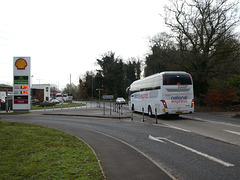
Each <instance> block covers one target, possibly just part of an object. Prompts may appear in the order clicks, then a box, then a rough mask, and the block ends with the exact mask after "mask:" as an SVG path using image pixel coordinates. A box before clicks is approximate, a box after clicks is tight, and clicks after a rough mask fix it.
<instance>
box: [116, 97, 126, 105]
mask: <svg viewBox="0 0 240 180" xmlns="http://www.w3.org/2000/svg"><path fill="white" fill-rule="evenodd" d="M125 102H126V101H125V99H124V98H122V97H119V98H117V99H116V103H117V104H125Z"/></svg>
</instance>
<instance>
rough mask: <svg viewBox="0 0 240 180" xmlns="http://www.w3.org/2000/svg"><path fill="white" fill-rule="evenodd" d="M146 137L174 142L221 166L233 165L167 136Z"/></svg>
mask: <svg viewBox="0 0 240 180" xmlns="http://www.w3.org/2000/svg"><path fill="white" fill-rule="evenodd" d="M148 138H149V139H151V140H155V141H159V142H164V141H163V140H165V141H168V142H170V143H172V144H175V145H177V146H179V147H182V148H184V149H186V150H189V151H191V152H193V153H196V154H198V155H201V156H203V157H205V158H208V159H210V160H212V161H214V162H217V163H219V164H221V165H223V166H226V167H231V166H234V164H231V163H228V162H225V161H223V160H221V159H218V158H215V157H213V156H210V155H208V154H206V153H202V152H200V151H197V150H195V149H192V148H190V147H187V146H185V145H182V144H180V143H177V142H174V141H172V140H169V139H167V138H163V137H153V136H151V135H149V137H148Z"/></svg>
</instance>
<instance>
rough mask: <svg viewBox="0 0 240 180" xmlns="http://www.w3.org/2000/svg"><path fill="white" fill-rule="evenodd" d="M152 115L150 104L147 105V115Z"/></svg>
mask: <svg viewBox="0 0 240 180" xmlns="http://www.w3.org/2000/svg"><path fill="white" fill-rule="evenodd" d="M152 115H153V113H152V108H151V106H150V105H149V106H148V116H150V117H151V116H152Z"/></svg>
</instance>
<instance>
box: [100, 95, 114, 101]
mask: <svg viewBox="0 0 240 180" xmlns="http://www.w3.org/2000/svg"><path fill="white" fill-rule="evenodd" d="M102 99H104V100H112V99H113V95H103V96H102Z"/></svg>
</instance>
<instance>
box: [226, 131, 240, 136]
mask: <svg viewBox="0 0 240 180" xmlns="http://www.w3.org/2000/svg"><path fill="white" fill-rule="evenodd" d="M224 131H226V132H229V133H232V134H237V135H239V136H240V132H236V131H229V130H224Z"/></svg>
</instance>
